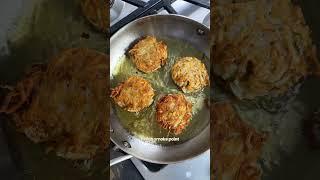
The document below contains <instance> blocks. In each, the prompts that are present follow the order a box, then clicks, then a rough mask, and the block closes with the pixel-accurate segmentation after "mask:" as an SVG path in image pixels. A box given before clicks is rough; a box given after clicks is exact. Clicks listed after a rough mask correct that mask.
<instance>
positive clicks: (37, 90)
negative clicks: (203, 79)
mask: <svg viewBox="0 0 320 180" xmlns="http://www.w3.org/2000/svg"><path fill="white" fill-rule="evenodd" d="M107 75H108V64H107V57H106V55H104V54H102V53H99V52H96V51H94V50H89V49H84V48H76V49H68V50H66V51H63V52H61V53H60V54H59V55H58V56H56V57H55V58H53V59H52V60H51V61H50V62H49V64H48V65H47V67H46V68H39V67H38V68H34V69H33V72H31V73H29V74H27V76H26V77H25V78H24V79H23V80H22V81H21V82H19V83H18V85H17V87H16V88H15V89H13V91H12V92H10V93H9V95H8V96H7V98H8V100H7V102H9V103H6V104H7V105H3V106H2V107H3V108H2V112H5V113H8V114H13V115H14V122H15V124H16V125H17V127H18V129H19V130H20V131H22V132H23V133H24V134H25V135H26V136H27V137H28V138H29V139H31V140H32V141H33V142H35V143H40V142H46V143H47V144H48V145H49V149H52V150H54V151H55V152H56V154H57V155H58V156H61V157H63V158H67V159H90V158H92V157H93V156H94V155H96V154H97V153H98V152H103V151H104V150H105V149H106V148H107V146H108V141H109V138H108V136H107V131H108V130H109V123H108V120H107V118H108V114H109V108H108V103H107V99H108V97H107V92H108V87H107V86H108V78H107ZM14 104H17V105H18V106H15V105H14Z"/></svg>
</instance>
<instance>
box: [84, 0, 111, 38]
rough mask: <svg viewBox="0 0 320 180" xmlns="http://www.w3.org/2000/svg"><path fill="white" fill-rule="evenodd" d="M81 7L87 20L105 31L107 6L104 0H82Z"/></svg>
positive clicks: (107, 16) (107, 20) (107, 19)
mask: <svg viewBox="0 0 320 180" xmlns="http://www.w3.org/2000/svg"><path fill="white" fill-rule="evenodd" d="M81 8H82V12H83V14H84V16H85V17H86V18H87V20H88V21H89V22H90V23H91V24H92V25H93V26H94V27H96V28H97V29H98V30H101V31H103V32H107V29H108V27H109V24H108V22H109V10H108V9H109V6H108V3H107V1H106V0H82V1H81Z"/></svg>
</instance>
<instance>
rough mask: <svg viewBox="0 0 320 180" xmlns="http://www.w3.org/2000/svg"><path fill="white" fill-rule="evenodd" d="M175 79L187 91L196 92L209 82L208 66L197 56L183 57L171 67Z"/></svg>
mask: <svg viewBox="0 0 320 180" xmlns="http://www.w3.org/2000/svg"><path fill="white" fill-rule="evenodd" d="M171 77H172V79H173V81H174V82H175V83H176V84H177V85H178V86H179V87H180V88H181V89H182V91H183V92H185V93H191V92H196V91H199V90H201V89H203V88H204V87H205V86H207V85H208V84H209V75H208V72H207V69H206V66H205V65H204V64H203V63H202V62H201V61H200V60H199V59H197V58H195V57H183V58H180V59H179V60H178V62H176V63H175V64H174V65H173V67H172V69H171Z"/></svg>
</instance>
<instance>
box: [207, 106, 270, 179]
mask: <svg viewBox="0 0 320 180" xmlns="http://www.w3.org/2000/svg"><path fill="white" fill-rule="evenodd" d="M211 112H212V113H211V123H210V125H211V129H212V133H211V138H210V139H211V142H213V146H212V147H211V151H212V154H213V159H212V162H213V166H212V169H211V170H212V171H213V172H212V175H214V177H215V179H219V180H227V179H233V180H259V179H261V174H262V171H261V168H260V166H259V165H258V160H259V158H260V156H261V153H262V147H263V145H264V143H265V141H266V139H267V134H265V133H260V132H257V131H256V130H255V129H254V128H253V127H251V126H250V125H249V124H247V123H246V122H244V121H243V120H242V119H241V118H240V117H239V115H238V114H237V112H236V111H235V109H234V108H233V106H232V105H231V104H230V103H228V102H223V103H213V105H212V106H211Z"/></svg>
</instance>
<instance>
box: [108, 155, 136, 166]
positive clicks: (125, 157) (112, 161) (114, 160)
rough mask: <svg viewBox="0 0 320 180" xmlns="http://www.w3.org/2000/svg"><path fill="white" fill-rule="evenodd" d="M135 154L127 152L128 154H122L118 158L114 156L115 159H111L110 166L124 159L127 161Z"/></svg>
mask: <svg viewBox="0 0 320 180" xmlns="http://www.w3.org/2000/svg"><path fill="white" fill-rule="evenodd" d="M132 157H133V156H132V155H130V154H127V155H123V156H120V157H117V158H114V159H111V160H110V167H111V166H113V165H115V164H118V163H120V162H122V161H125V160H127V159H131V158H132Z"/></svg>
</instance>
